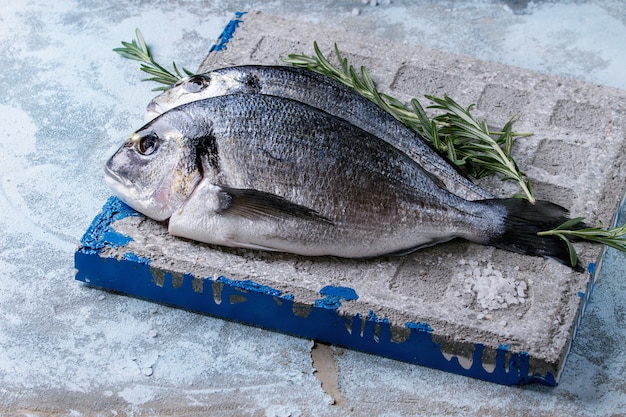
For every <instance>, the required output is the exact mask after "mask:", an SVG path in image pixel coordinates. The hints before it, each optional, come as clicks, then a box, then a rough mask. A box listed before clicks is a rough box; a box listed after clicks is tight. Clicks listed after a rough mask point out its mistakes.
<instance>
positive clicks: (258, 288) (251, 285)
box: [216, 276, 293, 300]
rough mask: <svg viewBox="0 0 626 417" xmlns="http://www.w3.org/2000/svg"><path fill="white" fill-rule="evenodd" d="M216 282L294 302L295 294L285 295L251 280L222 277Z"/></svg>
mask: <svg viewBox="0 0 626 417" xmlns="http://www.w3.org/2000/svg"><path fill="white" fill-rule="evenodd" d="M216 282H221V283H223V284H225V285H228V286H230V287H233V288H239V289H242V290H244V291H254V292H257V293H260V294H266V295H269V296H272V297H278V298H281V299H284V300H293V294H283V292H282V291H280V290H277V289H275V288H272V287H269V286H267V285H261V284H259V283H257V282H254V281H251V280H241V281H237V280H232V279H228V278H226V277H224V276H220V277H218V278H217V279H216Z"/></svg>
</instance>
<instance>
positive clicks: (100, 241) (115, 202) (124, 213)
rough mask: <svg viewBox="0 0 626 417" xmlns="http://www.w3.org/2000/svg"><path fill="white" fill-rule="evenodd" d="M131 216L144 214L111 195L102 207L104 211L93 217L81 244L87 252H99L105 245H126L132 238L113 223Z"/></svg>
mask: <svg viewBox="0 0 626 417" xmlns="http://www.w3.org/2000/svg"><path fill="white" fill-rule="evenodd" d="M129 216H142V214H139V213H137V212H136V211H135V210H133V209H132V208H130V207H129V206H127V205H126V204H124V203H123V202H122V201H121V200H120V199H118V198H116V197H110V198H109V199H108V200H107V202H106V203H105V204H104V207H102V213H101V214H100V215H98V216H96V218H94V219H93V221H92V222H91V224H90V225H89V227H88V228H87V231H86V232H85V234H84V235H83V237H82V239H81V241H80V245H81V248H82V250H83V251H84V252H86V253H97V252H99V251H100V250H101V249H103V248H104V247H105V246H110V247H114V248H116V247H121V246H126V245H127V244H128V243H129V242H130V241H131V240H132V238H131V237H129V236H125V235H123V234H121V233H118V232H116V231H115V230H114V229H113V228H112V227H111V224H112V223H113V222H114V221H118V220H122V219H124V218H126V217H129Z"/></svg>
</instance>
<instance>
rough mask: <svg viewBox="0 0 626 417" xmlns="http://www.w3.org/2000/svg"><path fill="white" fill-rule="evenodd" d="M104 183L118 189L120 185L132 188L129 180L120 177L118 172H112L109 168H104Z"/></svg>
mask: <svg viewBox="0 0 626 417" xmlns="http://www.w3.org/2000/svg"><path fill="white" fill-rule="evenodd" d="M104 181H105V182H106V183H107V185H109V186H115V187H116V188H117V187H119V186H120V185H121V186H124V187H132V183H131V182H130V181H129V180H128V179H126V178H124V177H122V176H120V175H119V174H118V173H117V172H115V171H112V170H111V168H109V167H108V166H105V167H104Z"/></svg>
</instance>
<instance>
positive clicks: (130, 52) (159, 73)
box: [113, 29, 194, 91]
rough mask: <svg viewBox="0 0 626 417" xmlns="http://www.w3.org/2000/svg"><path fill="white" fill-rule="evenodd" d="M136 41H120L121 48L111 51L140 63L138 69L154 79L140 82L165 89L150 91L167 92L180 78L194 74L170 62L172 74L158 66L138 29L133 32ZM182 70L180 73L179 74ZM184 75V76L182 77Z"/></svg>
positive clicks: (145, 79) (158, 88)
mask: <svg viewBox="0 0 626 417" xmlns="http://www.w3.org/2000/svg"><path fill="white" fill-rule="evenodd" d="M135 37H136V38H137V39H136V40H134V39H133V40H132V41H131V42H124V41H122V46H123V47H122V48H114V49H113V51H114V52H117V53H118V54H120V56H121V57H123V58H126V59H132V60H135V61H140V62H142V64H141V66H140V67H139V68H140V69H141V70H142V71H143V72H145V73H147V74H150V75H153V76H154V77H150V78H144V79H143V80H142V81H153V82H157V83H159V84H164V85H165V86H166V87H157V88H154V89H152V91H162V90H167V89H168V88H169V87H170V86H171V85H173V84H175V83H176V82H177V81H178V80H180V79H181V78H184V77H185V76H188V75H193V74H194V73H193V72H191V71H189V70H188V69H186V68H181V69H179V68H178V66H177V65H176V63H175V62H172V67H173V68H174V72H171V71H169V70H168V69H166V68H165V67H163V66H162V65H160V64H158V63H157V62H156V61H155V60H154V58H153V57H152V53H151V52H150V49H149V48H148V45H147V44H146V41H145V39H144V38H143V35H142V34H141V31H140V30H139V29H136V30H135ZM181 70H182V72H181ZM183 73H185V74H186V75H183Z"/></svg>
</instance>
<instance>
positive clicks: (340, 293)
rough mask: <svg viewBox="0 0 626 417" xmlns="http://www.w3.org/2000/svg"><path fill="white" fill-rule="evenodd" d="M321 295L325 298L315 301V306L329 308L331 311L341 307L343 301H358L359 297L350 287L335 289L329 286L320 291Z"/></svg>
mask: <svg viewBox="0 0 626 417" xmlns="http://www.w3.org/2000/svg"><path fill="white" fill-rule="evenodd" d="M320 295H323V296H324V298H320V299H318V300H315V303H314V306H315V307H320V308H327V309H330V310H337V309H338V308H339V307H341V302H342V301H353V300H358V299H359V296H358V295H357V293H356V291H354V290H353V289H352V288H349V287H339V286H337V287H335V286H332V285H327V286H325V287H324V288H322V289H321V290H320Z"/></svg>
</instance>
